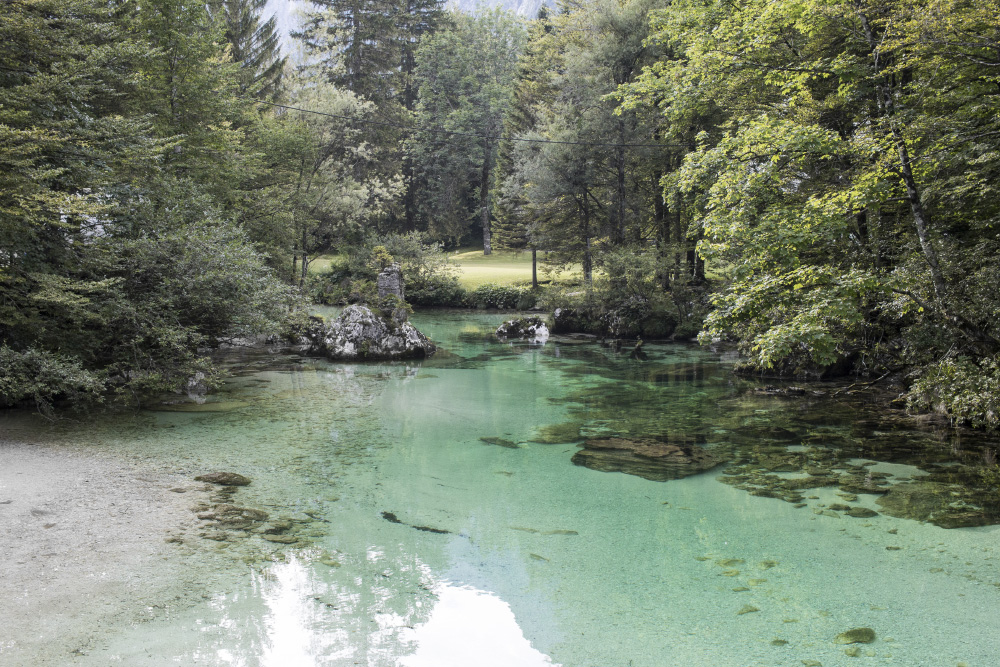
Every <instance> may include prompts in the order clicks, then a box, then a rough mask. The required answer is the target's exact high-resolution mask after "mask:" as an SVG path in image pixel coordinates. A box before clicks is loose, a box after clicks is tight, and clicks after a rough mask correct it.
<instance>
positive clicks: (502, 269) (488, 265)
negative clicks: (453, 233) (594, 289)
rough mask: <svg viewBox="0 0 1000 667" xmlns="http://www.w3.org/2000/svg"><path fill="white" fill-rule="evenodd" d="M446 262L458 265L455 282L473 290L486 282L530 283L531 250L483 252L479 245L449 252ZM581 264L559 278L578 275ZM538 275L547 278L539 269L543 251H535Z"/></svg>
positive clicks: (566, 278)
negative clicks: (486, 253)
mask: <svg viewBox="0 0 1000 667" xmlns="http://www.w3.org/2000/svg"><path fill="white" fill-rule="evenodd" d="M448 263H449V264H451V265H452V266H455V267H457V268H458V282H459V283H461V285H462V287H464V288H465V289H468V290H473V289H476V288H477V287H479V286H480V285H484V284H486V283H495V284H497V285H514V284H530V283H531V253H530V252H513V251H497V250H494V251H493V254H491V255H484V254H483V250H482V248H476V249H462V250H459V251H458V252H450V253H448ZM581 272H582V268H581V267H580V266H574V267H573V268H572V270H570V271H565V272H563V273H561V274H560V275H559V276H558V277H557V279H558V280H568V279H570V278H574V277H575V278H579V277H580V276H581V275H582V273H581ZM538 279H539V280H546V279H548V276H546V275H544V274H543V272H542V253H541V252H539V253H538Z"/></svg>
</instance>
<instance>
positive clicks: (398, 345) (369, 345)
mask: <svg viewBox="0 0 1000 667" xmlns="http://www.w3.org/2000/svg"><path fill="white" fill-rule="evenodd" d="M435 350H437V348H436V347H435V346H434V344H433V343H432V342H431V341H430V340H429V339H428V338H427V336H425V335H423V334H422V333H420V332H419V331H417V329H416V327H414V326H413V325H412V324H410V323H409V322H407V321H405V319H401V318H399V317H395V316H394V317H392V318H389V317H386V316H384V315H382V314H381V313H379V312H376V311H373V310H372V309H370V308H368V307H366V306H358V305H353V306H348V307H347V308H344V310H343V312H341V313H340V316H339V317H337V319H335V320H334V321H333V322H331V323H330V324H328V325H327V327H326V329H325V330H324V331H323V332H322V335H321V336H320V337H319V338H318V339H317V340H315V341H314V343H313V351H314V352H317V353H319V354H322V355H324V356H326V357H328V358H330V359H337V360H346V361H355V360H361V359H364V360H392V359H422V358H424V357H429V356H431V355H432V354H434V352H435Z"/></svg>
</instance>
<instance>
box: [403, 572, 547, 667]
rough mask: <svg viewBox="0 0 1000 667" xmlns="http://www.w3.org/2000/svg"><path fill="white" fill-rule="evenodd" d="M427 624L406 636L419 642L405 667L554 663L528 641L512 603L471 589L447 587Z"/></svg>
mask: <svg viewBox="0 0 1000 667" xmlns="http://www.w3.org/2000/svg"><path fill="white" fill-rule="evenodd" d="M435 593H436V595H437V598H438V601H437V604H436V605H435V606H434V609H433V610H432V611H431V616H430V619H428V621H427V622H426V623H424V624H422V625H419V626H417V627H415V628H413V630H411V631H410V632H408V633H406V635H404V636H405V638H406V639H407V640H409V641H413V642H415V643H416V644H417V650H416V652H415V653H414V654H413V655H410V656H407V657H405V658H403V659H401V660H400V661H399V663H398V664H399V666H400V667H467V666H468V665H476V666H477V667H534V666H536V665H552V664H553V663H552V660H551V659H549V657H548V656H547V655H545V654H543V653H541V652H539V651H537V650H536V649H535V648H534V647H532V646H531V643H530V642H529V641H528V640H527V639H526V638H525V637H524V633H523V632H522V631H521V628H520V626H519V625H518V624H517V619H516V618H514V612H513V611H511V608H510V605H508V604H507V603H506V602H504V601H503V600H501V599H500V598H499V597H497V596H495V595H493V594H491V593H488V592H486V591H480V590H477V589H475V588H472V587H469V586H453V585H451V584H447V583H445V584H442V585H441V586H440V587H438V588H437V589H436V590H435Z"/></svg>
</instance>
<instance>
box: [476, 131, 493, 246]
mask: <svg viewBox="0 0 1000 667" xmlns="http://www.w3.org/2000/svg"><path fill="white" fill-rule="evenodd" d="M484 143H485V146H484V147H483V173H482V175H481V178H482V182H481V183H480V185H479V202H480V205H481V206H482V208H481V212H482V225H483V254H484V255H491V254H493V238H492V236H493V235H492V233H491V231H490V150H491V149H492V147H491V145H490V139H489V137H487V138H486V140H485V142H484Z"/></svg>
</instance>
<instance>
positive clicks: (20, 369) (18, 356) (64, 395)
mask: <svg viewBox="0 0 1000 667" xmlns="http://www.w3.org/2000/svg"><path fill="white" fill-rule="evenodd" d="M103 392H104V383H103V382H101V380H100V379H99V378H98V377H97V376H96V375H95V374H94V373H91V372H89V371H87V370H85V369H84V368H83V367H82V366H80V364H79V362H78V361H76V360H75V359H71V358H68V357H63V356H60V355H58V354H53V353H51V352H45V351H42V350H36V349H28V350H25V351H24V352H16V351H15V350H12V349H11V348H9V347H7V346H6V345H5V346H3V347H0V405H3V406H8V407H9V406H13V405H17V404H18V403H22V402H25V401H31V402H33V403H34V404H35V406H36V407H37V408H38V409H39V411H41V412H43V413H48V412H51V409H52V403H53V402H55V401H57V400H60V399H71V400H72V401H73V402H75V403H81V404H83V403H96V402H99V401H100V400H101V397H102V393H103Z"/></svg>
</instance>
